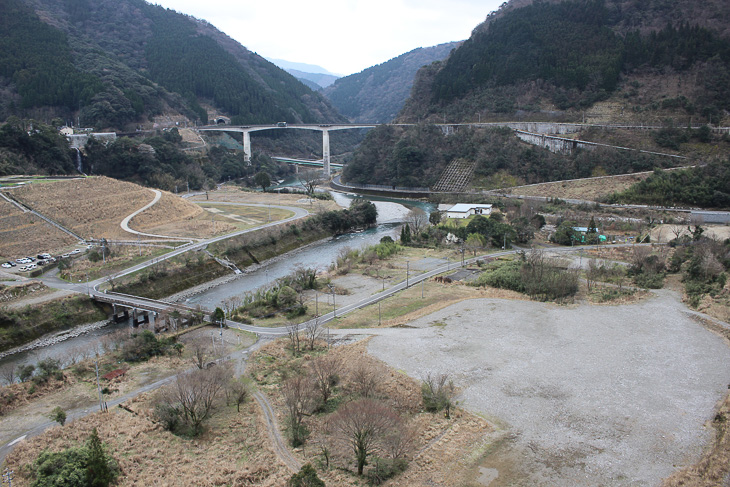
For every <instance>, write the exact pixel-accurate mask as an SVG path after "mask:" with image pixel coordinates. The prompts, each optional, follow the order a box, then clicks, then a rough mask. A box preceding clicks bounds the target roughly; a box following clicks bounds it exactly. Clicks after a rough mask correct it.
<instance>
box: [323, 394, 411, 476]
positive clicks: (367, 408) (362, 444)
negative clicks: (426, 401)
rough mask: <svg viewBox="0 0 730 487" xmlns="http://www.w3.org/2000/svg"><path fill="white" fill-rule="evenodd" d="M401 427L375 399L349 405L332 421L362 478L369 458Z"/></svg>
mask: <svg viewBox="0 0 730 487" xmlns="http://www.w3.org/2000/svg"><path fill="white" fill-rule="evenodd" d="M399 423H400V418H399V417H398V415H397V414H396V413H395V412H394V411H393V410H392V409H391V408H389V407H387V406H385V405H384V404H381V403H379V402H378V401H375V400H372V399H359V400H357V401H353V402H350V403H347V404H345V405H344V406H342V407H340V409H339V410H338V411H337V413H336V414H335V416H334V418H333V420H332V424H333V428H334V430H335V432H336V434H337V435H338V437H339V439H340V441H341V442H343V443H345V444H347V445H348V446H349V447H350V448H351V449H352V452H353V453H354V454H355V463H356V465H357V474H358V475H362V473H363V468H364V467H365V465H366V464H367V459H368V457H369V456H371V455H373V454H374V453H377V452H378V451H380V450H381V448H382V446H381V442H382V440H383V437H384V436H385V435H386V434H387V433H388V432H389V431H391V430H392V429H393V428H394V427H396V426H397V425H398V424H399Z"/></svg>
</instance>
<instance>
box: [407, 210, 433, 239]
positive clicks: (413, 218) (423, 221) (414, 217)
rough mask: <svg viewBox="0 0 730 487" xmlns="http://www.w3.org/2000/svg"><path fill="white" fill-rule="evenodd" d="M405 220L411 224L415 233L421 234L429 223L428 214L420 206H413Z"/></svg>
mask: <svg viewBox="0 0 730 487" xmlns="http://www.w3.org/2000/svg"><path fill="white" fill-rule="evenodd" d="M405 222H406V223H407V224H408V225H410V227H411V231H412V232H413V234H414V235H419V234H420V233H421V232H422V231H423V230H424V229H425V228H426V226H427V225H428V215H427V214H426V212H425V211H423V210H422V209H420V208H413V209H412V210H411V211H409V212H408V214H407V215H406V220H405Z"/></svg>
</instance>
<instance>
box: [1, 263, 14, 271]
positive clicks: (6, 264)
mask: <svg viewBox="0 0 730 487" xmlns="http://www.w3.org/2000/svg"><path fill="white" fill-rule="evenodd" d="M2 266H3V267H5V268H6V269H10V268H11V267H13V266H11V265H10V264H8V263H7V262H5V263H3V264H2Z"/></svg>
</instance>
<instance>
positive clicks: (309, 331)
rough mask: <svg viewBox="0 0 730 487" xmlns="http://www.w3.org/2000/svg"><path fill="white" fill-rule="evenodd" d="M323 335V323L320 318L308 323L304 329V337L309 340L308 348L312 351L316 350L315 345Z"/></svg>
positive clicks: (317, 317)
mask: <svg viewBox="0 0 730 487" xmlns="http://www.w3.org/2000/svg"><path fill="white" fill-rule="evenodd" d="M321 335H322V322H321V319H320V317H319V316H316V317H315V318H314V319H313V320H311V321H310V322H309V323H307V326H305V327H304V336H305V337H306V339H307V346H308V347H309V349H310V350H314V343H315V342H316V341H317V340H319V338H320V336H321Z"/></svg>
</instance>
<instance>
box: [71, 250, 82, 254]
mask: <svg viewBox="0 0 730 487" xmlns="http://www.w3.org/2000/svg"><path fill="white" fill-rule="evenodd" d="M80 253H81V250H80V249H73V250H72V251H71V252H69V254H80Z"/></svg>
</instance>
